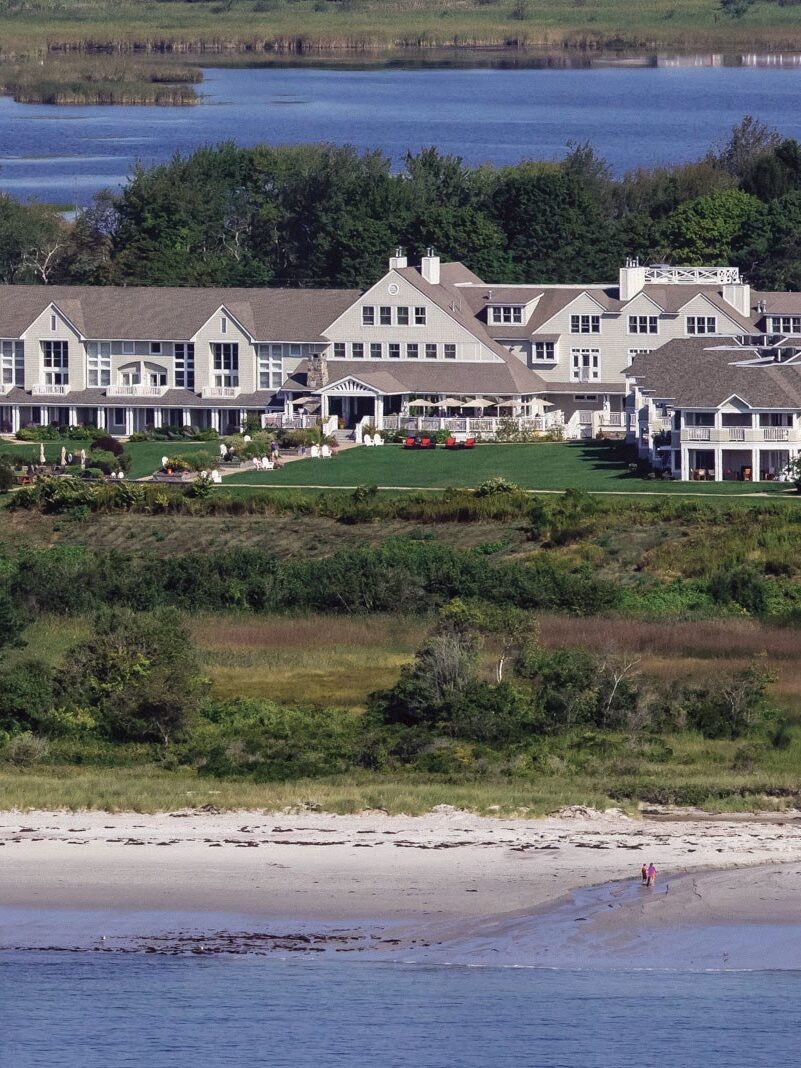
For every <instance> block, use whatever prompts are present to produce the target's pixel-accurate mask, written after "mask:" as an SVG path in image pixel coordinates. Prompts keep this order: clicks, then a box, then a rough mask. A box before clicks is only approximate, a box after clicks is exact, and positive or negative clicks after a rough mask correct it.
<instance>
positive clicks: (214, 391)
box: [200, 386, 239, 400]
mask: <svg viewBox="0 0 801 1068" xmlns="http://www.w3.org/2000/svg"><path fill="white" fill-rule="evenodd" d="M200 396H201V397H202V398H203V399H204V400H213V399H214V398H215V397H216V398H218V399H219V400H235V399H236V398H237V397H238V396H239V386H204V387H203V389H202V390H201V391H200Z"/></svg>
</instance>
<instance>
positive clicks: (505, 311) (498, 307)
mask: <svg viewBox="0 0 801 1068" xmlns="http://www.w3.org/2000/svg"><path fill="white" fill-rule="evenodd" d="M490 322H492V323H522V322H523V309H522V307H520V306H519V305H514V304H493V305H492V306H491V307H490Z"/></svg>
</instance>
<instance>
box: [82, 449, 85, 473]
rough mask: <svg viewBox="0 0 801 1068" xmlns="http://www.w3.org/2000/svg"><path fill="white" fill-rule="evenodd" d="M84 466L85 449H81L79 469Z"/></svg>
mask: <svg viewBox="0 0 801 1068" xmlns="http://www.w3.org/2000/svg"><path fill="white" fill-rule="evenodd" d="M85 467H86V449H81V471H83V470H84V468H85Z"/></svg>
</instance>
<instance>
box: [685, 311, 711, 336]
mask: <svg viewBox="0 0 801 1068" xmlns="http://www.w3.org/2000/svg"><path fill="white" fill-rule="evenodd" d="M717 329H718V321H717V318H716V317H715V316H714V315H688V316H687V333H688V334H714V333H716V332H717Z"/></svg>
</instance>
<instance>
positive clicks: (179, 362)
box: [174, 341, 195, 389]
mask: <svg viewBox="0 0 801 1068" xmlns="http://www.w3.org/2000/svg"><path fill="white" fill-rule="evenodd" d="M174 352H175V357H174V359H175V365H174V366H175V370H174V374H175V385H176V388H177V389H194V388H195V343H194V341H176V342H175V349H174Z"/></svg>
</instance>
